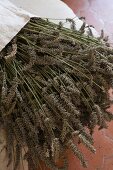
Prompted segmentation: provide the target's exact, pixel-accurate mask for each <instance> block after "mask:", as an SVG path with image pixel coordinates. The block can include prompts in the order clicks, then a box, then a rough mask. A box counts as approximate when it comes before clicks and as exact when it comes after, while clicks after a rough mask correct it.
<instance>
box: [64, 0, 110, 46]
mask: <svg viewBox="0 0 113 170" xmlns="http://www.w3.org/2000/svg"><path fill="white" fill-rule="evenodd" d="M64 2H65V3H67V5H68V6H69V7H71V8H72V10H73V11H74V12H75V14H77V15H78V16H85V17H86V21H87V23H88V24H91V25H94V26H95V28H96V30H97V31H99V32H100V30H101V29H103V30H104V32H105V34H107V35H109V37H110V42H111V43H113V0H64Z"/></svg>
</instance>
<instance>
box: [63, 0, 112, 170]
mask: <svg viewBox="0 0 113 170" xmlns="http://www.w3.org/2000/svg"><path fill="white" fill-rule="evenodd" d="M64 2H66V3H67V4H68V5H69V6H70V7H71V8H72V10H73V11H74V12H75V14H77V15H78V16H79V17H80V16H85V17H86V21H87V23H88V24H92V25H94V26H95V28H96V30H97V31H99V32H100V30H101V29H103V30H104V32H105V34H107V35H109V37H110V42H111V44H112V43H113V0H64ZM112 45H113V44H112ZM112 98H113V97H112ZM109 110H110V111H111V112H113V106H111V107H110V109H109ZM93 137H94V141H95V142H94V145H95V148H96V150H97V151H96V154H95V155H94V154H91V153H90V152H89V151H88V150H87V149H86V148H85V147H83V145H81V146H80V148H81V150H82V151H83V152H84V155H85V157H86V159H87V160H88V165H89V166H88V168H87V170H113V121H112V122H111V123H109V124H108V129H104V130H101V131H98V128H96V129H95V133H94V135H93ZM68 157H69V170H84V169H85V168H82V167H81V166H80V163H79V161H78V160H77V159H76V158H75V157H74V156H73V154H72V153H71V152H70V153H69V154H68Z"/></svg>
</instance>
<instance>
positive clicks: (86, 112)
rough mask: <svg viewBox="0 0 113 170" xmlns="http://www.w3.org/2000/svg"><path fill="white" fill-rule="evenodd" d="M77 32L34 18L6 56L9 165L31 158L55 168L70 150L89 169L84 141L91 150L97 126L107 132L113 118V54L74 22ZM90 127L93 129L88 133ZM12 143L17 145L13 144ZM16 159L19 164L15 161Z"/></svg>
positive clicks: (3, 97)
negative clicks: (111, 108)
mask: <svg viewBox="0 0 113 170" xmlns="http://www.w3.org/2000/svg"><path fill="white" fill-rule="evenodd" d="M66 22H70V24H71V29H66V28H63V26H61V25H62V24H61V23H60V25H56V24H54V23H51V22H49V21H48V20H47V21H46V20H43V19H41V18H32V19H31V20H30V21H29V22H28V24H27V25H26V26H25V27H24V28H23V29H22V30H21V31H20V32H19V33H18V34H17V36H16V37H15V38H14V39H13V40H12V41H11V42H10V43H9V44H8V45H7V46H6V47H5V48H4V49H3V51H1V54H0V120H1V125H2V127H3V128H4V130H5V133H6V144H7V146H6V147H7V154H8V157H9V161H8V165H9V164H10V163H11V162H14V170H16V169H17V168H18V166H19V163H20V161H21V154H22V148H25V150H26V148H27V150H26V153H25V159H27V161H28V163H29V167H32V169H34V170H36V169H37V167H38V163H39V161H40V160H42V161H44V162H45V163H46V165H47V166H48V167H50V168H51V169H54V170H58V169H67V168H68V167H67V166H68V165H67V163H66V158H64V160H65V161H64V167H61V168H58V167H57V165H56V162H57V160H58V159H59V158H60V155H61V154H62V152H63V151H64V150H65V149H67V148H70V149H72V151H73V153H74V154H75V156H77V157H78V159H79V160H80V162H81V164H82V165H83V166H84V167H87V163H86V161H85V158H84V155H83V153H82V152H81V151H80V150H79V145H78V144H76V145H75V144H74V141H73V138H77V139H79V141H80V142H82V143H83V144H84V145H85V146H86V147H87V148H88V149H89V150H90V151H91V152H93V153H94V152H95V149H94V147H93V138H92V133H93V131H94V128H95V126H97V125H98V127H99V129H102V128H107V122H108V121H111V120H112V119H113V115H112V114H111V113H108V112H107V111H106V108H107V107H109V103H110V101H109V96H108V90H109V88H110V87H112V82H113V80H112V77H113V64H112V62H113V50H112V49H111V48H110V47H107V46H106V42H105V43H104V41H102V40H101V38H100V39H96V38H94V37H92V34H91V30H90V35H88V36H85V35H83V34H82V33H83V32H84V28H85V24H84V25H83V26H82V28H81V29H80V31H76V29H75V28H76V27H75V25H74V24H76V23H74V22H73V21H72V20H69V19H67V21H66ZM86 128H88V129H89V132H90V133H88V132H87V131H86ZM11 144H12V145H11ZM13 155H15V157H16V158H15V161H14V158H13Z"/></svg>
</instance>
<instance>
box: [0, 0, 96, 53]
mask: <svg viewBox="0 0 113 170" xmlns="http://www.w3.org/2000/svg"><path fill="white" fill-rule="evenodd" d="M52 1H54V0H48V5H47V3H46V4H44V5H42V1H41V0H39V1H38V3H37V5H36V4H35V3H36V0H32V6H30V7H29V5H28V4H27V2H29V3H30V1H29V0H27V1H25V3H24V2H23V3H22V4H23V5H24V6H23V8H24V9H26V10H27V9H28V10H29V9H32V10H30V12H33V11H35V12H34V14H32V13H30V12H27V11H26V10H23V9H22V8H18V7H16V6H15V5H14V4H13V3H11V2H9V1H8V0H0V51H1V50H2V49H3V48H4V47H5V46H6V45H7V44H8V43H9V42H10V41H11V39H12V38H13V37H14V36H15V35H16V34H17V33H18V32H19V31H20V30H21V29H22V28H23V27H24V25H25V24H26V23H27V22H28V21H29V19H30V18H31V17H47V18H48V17H49V18H55V19H51V20H50V21H52V22H55V23H57V24H58V23H59V21H60V16H59V11H60V13H61V19H66V18H74V20H75V22H76V29H77V30H79V28H80V27H81V25H82V23H83V21H81V20H79V19H78V17H77V16H76V15H75V14H74V13H73V12H72V10H71V9H70V8H69V7H67V6H66V4H64V3H63V2H61V1H60V0H55V1H54V3H52ZM15 2H16V5H18V3H20V2H19V1H18V0H15ZM33 2H34V3H33ZM43 2H44V0H43ZM45 2H46V1H45ZM49 4H50V7H51V8H50V9H49ZM26 5H27V6H26ZM25 7H26V8H25ZM52 8H53V9H52ZM36 9H37V10H36ZM38 9H39V10H38ZM53 11H54V12H53ZM66 11H67V12H66ZM46 13H47V15H46ZM56 18H59V19H58V20H56ZM63 22H64V26H65V27H67V28H69V27H70V25H69V23H66V22H65V21H64V20H63ZM92 31H93V33H94V35H97V32H96V31H95V30H94V29H93V30H92Z"/></svg>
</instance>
